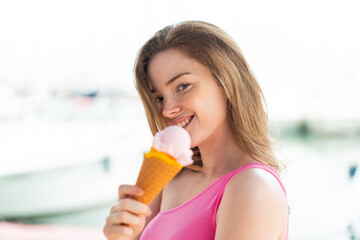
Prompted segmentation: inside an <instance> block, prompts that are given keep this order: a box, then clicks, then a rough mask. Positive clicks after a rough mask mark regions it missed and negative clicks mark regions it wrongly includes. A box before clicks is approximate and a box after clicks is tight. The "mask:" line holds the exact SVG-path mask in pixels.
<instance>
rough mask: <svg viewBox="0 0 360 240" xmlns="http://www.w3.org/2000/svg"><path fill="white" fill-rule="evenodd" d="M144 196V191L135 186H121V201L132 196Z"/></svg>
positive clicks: (119, 193) (119, 192) (119, 191)
mask: <svg viewBox="0 0 360 240" xmlns="http://www.w3.org/2000/svg"><path fill="white" fill-rule="evenodd" d="M142 194H144V191H143V190H142V189H141V188H139V187H137V186H135V185H126V184H123V185H120V186H119V189H118V197H119V199H122V198H125V197H128V196H131V195H135V196H141V195H142Z"/></svg>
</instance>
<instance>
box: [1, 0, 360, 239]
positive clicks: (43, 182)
mask: <svg viewBox="0 0 360 240" xmlns="http://www.w3.org/2000/svg"><path fill="white" fill-rule="evenodd" d="M359 9H360V8H359V2H358V1H356V0H342V1H340V0H339V1H332V0H328V1H325V0H324V1H317V0H304V1H285V0H275V1H266V0H252V1H249V0H247V1H228V0H224V1H211V0H206V1H205V0H199V1H190V0H183V1H178V2H171V1H165V0H163V1H161V0H153V1H140V0H133V1H115V0H105V1H96V0H93V1H85V0H71V1H69V0H64V1H45V0H43V1H42V0H34V1H25V0H12V1H7V0H4V1H0V238H1V239H37V240H41V239H48V240H50V239H104V237H103V236H102V232H101V231H102V230H101V229H102V226H103V225H104V223H105V218H106V216H107V214H108V212H109V208H110V206H111V205H112V204H114V203H115V201H116V198H117V195H116V194H117V187H118V185H119V184H121V183H130V184H133V183H134V182H135V180H136V177H137V173H138V171H139V168H140V165H141V161H142V153H143V152H144V151H146V150H148V148H149V146H150V144H151V138H152V137H151V134H150V131H149V129H148V127H147V122H146V119H145V115H144V112H143V108H142V105H141V102H140V100H139V98H138V96H137V93H136V91H135V88H134V85H133V78H134V76H133V63H134V60H135V57H136V54H137V51H138V49H139V48H140V47H141V46H142V44H143V43H145V41H146V40H147V39H148V38H149V37H151V36H152V34H154V33H155V32H156V31H157V30H159V29H161V28H163V27H164V26H166V25H169V24H172V23H176V22H179V21H183V20H203V21H208V22H211V23H213V24H215V25H217V26H219V27H221V28H222V29H224V30H225V31H226V32H228V33H229V34H230V35H231V36H232V37H233V38H234V39H235V41H236V42H237V43H238V45H239V46H240V48H241V50H242V51H243V53H244V55H245V58H246V59H247V61H248V62H249V64H250V66H251V68H252V70H253V72H254V73H255V76H256V77H257V79H258V81H259V83H260V85H261V87H262V89H263V92H264V94H265V97H266V101H267V108H268V114H269V120H270V126H271V128H272V129H273V135H274V136H276V135H278V134H279V136H278V140H279V141H278V142H279V144H278V147H277V154H278V157H279V158H280V159H282V160H284V161H285V162H286V163H287V169H286V170H284V171H283V172H282V173H281V175H282V178H283V181H284V183H285V185H286V187H287V191H288V199H289V205H290V209H291V214H290V233H289V239H292V240H322V239H327V240H345V239H352V240H355V239H360V204H359V203H360V176H359V175H360V174H359V169H358V168H359V165H360V26H359V23H360V15H359V14H358V12H359ZM48 231H50V232H51V234H50V235H46V234H45V233H46V232H48ZM21 234H23V235H21ZM45 235H46V236H47V237H46V236H45ZM31 237H33V238H31ZM71 237H72V238H71Z"/></svg>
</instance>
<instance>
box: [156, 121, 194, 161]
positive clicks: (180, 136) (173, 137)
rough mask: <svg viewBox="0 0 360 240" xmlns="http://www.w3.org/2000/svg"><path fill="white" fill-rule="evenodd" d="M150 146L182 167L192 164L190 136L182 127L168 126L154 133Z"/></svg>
mask: <svg viewBox="0 0 360 240" xmlns="http://www.w3.org/2000/svg"><path fill="white" fill-rule="evenodd" d="M152 145H153V147H154V148H155V149H156V150H158V151H160V152H165V153H167V154H168V155H170V156H172V157H173V158H175V159H176V161H177V162H178V163H179V164H180V165H182V166H186V165H189V164H192V163H193V160H192V158H191V156H192V154H193V152H192V151H191V150H190V146H191V139H190V135H189V133H188V132H187V131H186V130H185V129H183V128H182V127H179V126H170V127H167V128H165V129H164V130H162V131H160V132H158V133H156V134H155V137H154V140H153V143H152Z"/></svg>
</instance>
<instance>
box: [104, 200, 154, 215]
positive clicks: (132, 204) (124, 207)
mask: <svg viewBox="0 0 360 240" xmlns="http://www.w3.org/2000/svg"><path fill="white" fill-rule="evenodd" d="M121 211H127V212H131V213H133V214H137V215H144V216H150V215H151V210H150V208H149V206H147V205H145V204H143V203H141V202H139V201H136V200H134V199H131V198H124V199H120V200H119V201H118V203H117V204H116V205H114V206H113V207H112V208H111V209H110V214H113V213H115V212H121Z"/></svg>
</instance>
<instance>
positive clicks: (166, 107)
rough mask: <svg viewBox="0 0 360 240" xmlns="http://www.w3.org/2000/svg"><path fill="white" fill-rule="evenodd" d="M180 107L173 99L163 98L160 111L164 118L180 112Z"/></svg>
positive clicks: (172, 116)
mask: <svg viewBox="0 0 360 240" xmlns="http://www.w3.org/2000/svg"><path fill="white" fill-rule="evenodd" d="M180 109H181V107H180V106H179V104H178V103H176V101H174V100H173V99H167V100H165V99H164V101H163V105H162V111H161V112H162V115H163V116H164V117H166V118H174V117H175V116H176V115H177V114H178V113H179V112H180Z"/></svg>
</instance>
